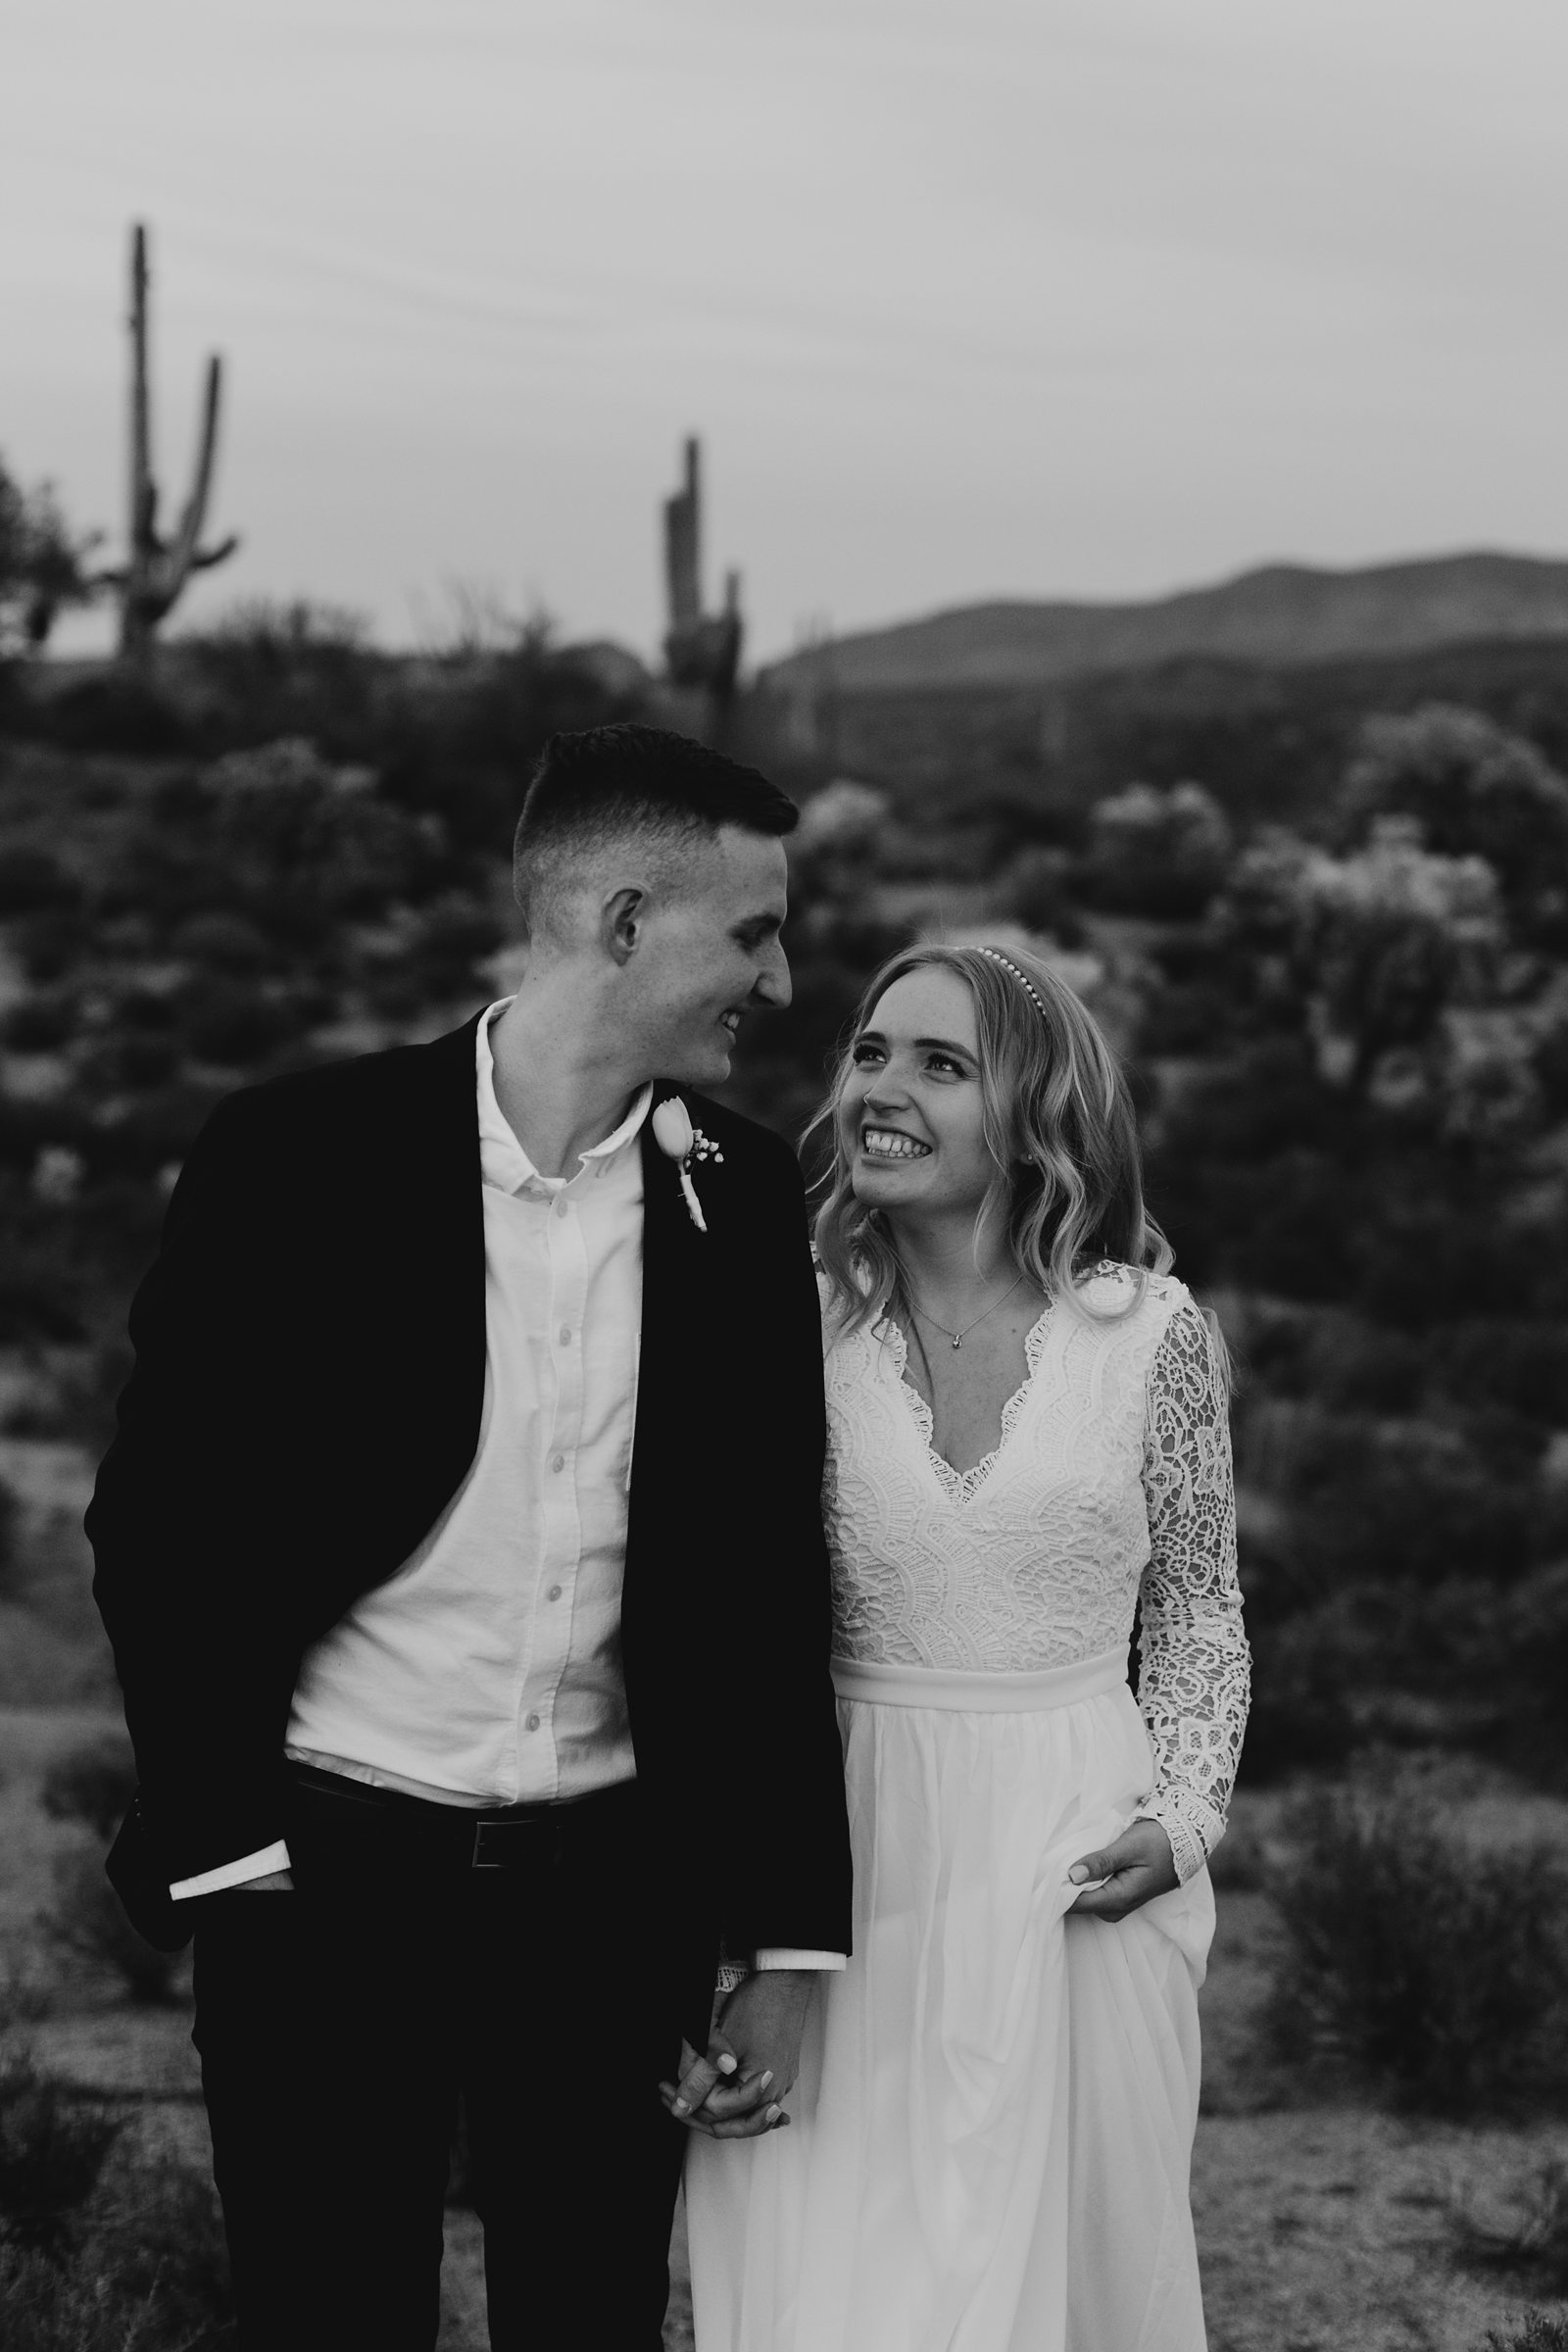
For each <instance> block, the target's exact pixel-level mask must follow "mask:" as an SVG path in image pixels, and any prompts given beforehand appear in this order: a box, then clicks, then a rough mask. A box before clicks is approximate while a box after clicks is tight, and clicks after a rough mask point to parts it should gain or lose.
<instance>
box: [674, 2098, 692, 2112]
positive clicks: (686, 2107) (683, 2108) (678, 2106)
mask: <svg viewBox="0 0 1568 2352" xmlns="http://www.w3.org/2000/svg"><path fill="white" fill-rule="evenodd" d="M675 2113H676V2114H677V2115H687V2114H689V2113H690V2101H689V2100H686V2099H677V2100H676V2101H675Z"/></svg>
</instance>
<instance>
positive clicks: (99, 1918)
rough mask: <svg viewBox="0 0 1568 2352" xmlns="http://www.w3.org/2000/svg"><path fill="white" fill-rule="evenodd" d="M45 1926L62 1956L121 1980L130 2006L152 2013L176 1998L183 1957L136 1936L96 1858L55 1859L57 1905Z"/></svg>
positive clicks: (84, 1855)
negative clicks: (149, 2009)
mask: <svg viewBox="0 0 1568 2352" xmlns="http://www.w3.org/2000/svg"><path fill="white" fill-rule="evenodd" d="M45 1925H46V1927H47V1929H48V1931H49V1934H50V1936H52V1938H53V1940H54V1941H55V1943H56V1944H58V1945H59V1946H60V1948H61V1949H62V1950H63V1951H67V1952H73V1953H74V1954H75V1955H76V1956H77V1957H78V1958H79V1959H82V1960H87V1961H90V1962H91V1963H93V1965H94V1966H96V1967H99V1968H104V1969H107V1970H109V1971H110V1972H111V1973H112V1974H113V1975H114V1976H116V1977H118V1978H119V1980H120V1982H121V1984H122V1985H123V1986H124V1989H125V1991H126V1993H127V1994H128V1995H129V1997H130V1998H131V2000H133V2001H140V2002H144V2003H146V2004H147V2005H148V2006H149V2007H151V2006H154V2005H155V2004H157V2003H159V2002H163V2001H171V2000H173V1999H175V1998H176V1997H177V1994H176V1987H177V1985H178V1983H179V1981H180V1978H181V1974H182V1969H181V1955H180V1954H179V1953H177V1952H160V1951H158V1950H156V1949H155V1948H154V1946H153V1945H152V1944H150V1943H148V1942H147V1941H146V1940H145V1939H144V1938H143V1937H142V1936H138V1935H137V1933H136V1931H135V1929H134V1928H133V1927H132V1926H131V1924H130V1922H129V1920H128V1919H127V1918H126V1917H125V1914H124V1910H123V1907H122V1904H121V1900H120V1897H119V1895H118V1894H116V1892H115V1890H114V1888H113V1887H111V1886H110V1884H109V1881H108V1880H107V1879H106V1878H105V1876H104V1866H103V1858H102V1856H101V1855H100V1854H98V1853H97V1852H84V1851H82V1850H81V1849H79V1848H78V1849H77V1850H76V1851H75V1852H73V1853H69V1854H61V1855H59V1856H57V1857H56V1861H55V1899H54V1903H53V1905H52V1907H51V1909H50V1911H49V1913H48V1915H47V1918H46V1921H45Z"/></svg>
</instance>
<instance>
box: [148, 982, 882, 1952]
mask: <svg viewBox="0 0 1568 2352" xmlns="http://www.w3.org/2000/svg"><path fill="white" fill-rule="evenodd" d="M510 1001H511V1000H510V999H503V1000H502V1003H501V1004H499V1005H492V1006H491V1007H490V1009H489V1011H488V1012H487V1013H486V1014H485V1016H484V1018H483V1019H482V1020H481V1021H480V1023H479V1028H478V1041H477V1049H476V1081H477V1092H478V1119H479V1167H480V1179H481V1183H482V1187H483V1195H484V1239H485V1388H484V1406H483V1412H482V1416H481V1420H480V1429H479V1445H478V1450H477V1451H476V1453H475V1455H474V1459H473V1463H472V1465H471V1467H470V1469H469V1471H468V1474H467V1476H466V1479H465V1480H464V1482H463V1484H462V1486H461V1487H460V1488H459V1489H458V1491H457V1493H456V1494H455V1495H453V1497H452V1499H451V1501H450V1502H449V1503H448V1505H447V1507H446V1509H445V1511H444V1512H443V1513H442V1515H441V1517H440V1518H439V1519H438V1520H437V1522H436V1524H435V1525H434V1527H432V1528H431V1530H430V1532H429V1534H428V1535H427V1536H426V1537H425V1538H424V1540H423V1542H422V1543H421V1544H419V1545H418V1546H417V1549H416V1550H415V1551H414V1552H413V1553H412V1554H411V1556H410V1557H409V1559H407V1560H406V1561H405V1562H404V1564H403V1566H402V1567H401V1568H400V1569H399V1570H398V1571H397V1572H396V1574H395V1575H394V1576H392V1577H391V1578H390V1579H389V1580H388V1581H387V1582H386V1583H385V1584H383V1585H379V1586H377V1587H375V1588H374V1589H373V1590H372V1591H370V1592H368V1593H364V1594H363V1595H362V1596H361V1597H360V1599H359V1600H357V1601H356V1602H355V1604H354V1606H353V1607H352V1608H351V1609H350V1610H349V1611H348V1613H347V1615H346V1616H345V1617H343V1618H342V1619H341V1620H340V1621H339V1622H338V1624H336V1625H335V1626H333V1627H332V1629H331V1631H330V1632H329V1633H327V1634H326V1635H324V1636H323V1637H322V1639H321V1640H320V1641H319V1642H317V1643H315V1644H314V1646H313V1647H312V1648H311V1649H310V1650H309V1651H308V1652H307V1653H306V1656H305V1659H304V1661H303V1664H302V1666H301V1670H300V1678H299V1685H298V1688H297V1690H296V1691H295V1695H294V1705H293V1711H292V1713H291V1716H290V1719H289V1726H288V1733H287V1741H286V1752H287V1754H288V1755H289V1756H290V1757H292V1758H293V1759H294V1760H295V1761H296V1762H299V1763H303V1764H310V1765H314V1766H316V1767H317V1768H318V1769H319V1770H322V1771H326V1772H337V1773H343V1774H345V1775H346V1776H347V1777H349V1778H350V1779H353V1780H358V1781H364V1782H368V1783H369V1784H370V1785H372V1786H373V1787H376V1788H383V1789H402V1790H404V1791H405V1792H407V1793H408V1794H410V1795H414V1796H419V1797H424V1798H426V1799H428V1800H432V1801H434V1802H435V1803H438V1804H448V1805H453V1806H460V1807H462V1806H467V1807H471V1808H475V1809H493V1808H495V1807H497V1806H501V1805H514V1804H522V1803H548V1802H551V1801H554V1800H558V1799H569V1798H572V1797H579V1796H586V1795H589V1794H591V1793H592V1792H593V1791H594V1790H596V1789H609V1788H613V1787H615V1786H616V1785H617V1784H618V1783H621V1782H625V1781H630V1780H633V1779H635V1777H636V1763H635V1759H634V1757H633V1753H632V1744H631V1734H630V1729H629V1727H628V1724H627V1718H626V1692H625V1685H624V1681H623V1679H622V1674H621V1666H620V1591H621V1579H622V1574H623V1571H624V1566H625V1556H626V1520H627V1503H628V1495H629V1492H630V1485H631V1454H632V1434H633V1428H634V1424H635V1419H636V1407H637V1357H638V1348H639V1344H640V1337H641V1328H642V1231H643V1215H642V1207H643V1175H642V1153H641V1151H640V1148H639V1144H638V1137H639V1135H640V1133H641V1129H642V1125H643V1122H644V1120H645V1119H646V1118H647V1116H648V1110H649V1106H650V1103H652V1100H653V1088H652V1087H651V1086H649V1087H645V1088H644V1089H643V1091H642V1093H641V1094H640V1095H639V1096H638V1098H637V1100H636V1102H635V1103H633V1104H632V1107H631V1109H630V1110H629V1111H628V1113H627V1115H626V1117H625V1118H624V1119H623V1120H622V1121H621V1123H620V1125H619V1126H618V1127H617V1128H616V1129H615V1130H614V1132H613V1134H612V1135H609V1136H607V1137H606V1139H605V1141H604V1142H603V1143H602V1144H598V1145H596V1146H595V1147H594V1149H593V1150H592V1151H589V1152H583V1153H582V1154H581V1156H580V1159H579V1162H578V1165H577V1168H576V1169H575V1171H574V1172H573V1173H572V1175H571V1176H569V1177H564V1176H541V1175H540V1174H539V1172H538V1170H537V1169H536V1168H535V1167H534V1165H533V1163H532V1161H531V1160H530V1159H529V1157H528V1155H527V1153H526V1152H524V1151H523V1149H522V1146H521V1145H520V1143H519V1142H518V1141H517V1138H516V1136H515V1134H514V1133H513V1130H512V1128H511V1127H510V1126H509V1125H508V1123H507V1120H506V1119H505V1117H504V1116H503V1114H502V1112H501V1108H500V1105H499V1104H498V1103H497V1101H496V1095H495V1079H494V1063H493V1059H492V1055H491V1048H490V1037H489V1029H490V1023H491V1021H492V1020H493V1019H494V1018H495V1016H496V1015H497V1014H498V1013H499V1012H501V1011H502V1010H504V1009H505V1005H507V1004H508V1003H510ZM367 1181H369V1171H367ZM287 1867H288V1848H287V1846H286V1844H285V1843H283V1842H282V1841H279V1842H278V1843H277V1844H275V1845H272V1846H270V1847H267V1848H266V1849H265V1850H263V1851H262V1852H260V1853H255V1854H250V1855H247V1856H245V1857H244V1859H243V1860H241V1861H236V1862H232V1863H227V1864H224V1865H223V1866H221V1868H220V1869H217V1870H212V1871H206V1872H204V1873H202V1875H201V1876H200V1877H198V1878H194V1879H186V1880H181V1881H179V1882H178V1883H177V1884H176V1885H175V1886H174V1887H172V1893H173V1894H174V1895H175V1896H176V1897H179V1896H184V1895H193V1894H202V1893H210V1892H215V1891H217V1890H218V1889H220V1888H221V1887H233V1886H238V1885H240V1884H242V1883H243V1882H244V1881H245V1880H247V1879H252V1878H259V1877H262V1876H264V1875H265V1874H267V1873H268V1872H270V1871H273V1870H283V1869H286V1868H287ZM756 1964H757V1965H758V1966H760V1967H775V1968H778V1967H796V1968H800V1967H808V1968H809V1967H840V1966H842V1965H843V1962H842V1958H841V1956H840V1955H837V1954H826V1953H823V1954H818V1953H797V1952H789V1951H770V1952H766V1953H762V1952H760V1953H758V1954H757V1955H756Z"/></svg>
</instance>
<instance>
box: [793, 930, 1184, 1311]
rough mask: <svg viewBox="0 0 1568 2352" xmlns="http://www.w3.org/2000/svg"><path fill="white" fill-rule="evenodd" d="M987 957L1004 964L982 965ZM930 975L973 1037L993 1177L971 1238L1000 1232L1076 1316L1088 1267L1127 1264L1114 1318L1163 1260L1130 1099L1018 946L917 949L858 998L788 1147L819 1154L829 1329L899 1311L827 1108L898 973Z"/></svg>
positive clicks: (1051, 978)
mask: <svg viewBox="0 0 1568 2352" xmlns="http://www.w3.org/2000/svg"><path fill="white" fill-rule="evenodd" d="M995 956H1005V959H1006V960H1005V963H1003V962H997V961H995V960H994V957H995ZM1007 964H1011V965H1014V966H1015V967H1016V969H1015V970H1013V971H1009V970H1008V969H1007V968H1006V966H1007ZM931 967H935V968H936V969H937V970H940V971H947V972H956V974H957V976H958V978H959V979H960V980H961V981H962V982H963V983H964V985H965V987H966V988H967V989H968V991H969V994H970V995H971V997H972V998H973V999H974V1006H975V1020H976V1025H977V1027H978V1030H979V1034H980V1099H981V1105H982V1111H981V1115H982V1122H983V1133H984V1135H985V1139H986V1142H987V1144H988V1146H989V1147H990V1152H991V1158H992V1161H993V1164H994V1166H995V1170H996V1173H995V1176H994V1178H993V1180H992V1185H991V1189H990V1191H989V1192H988V1193H987V1195H986V1198H985V1201H984V1202H983V1203H982V1205H981V1209H980V1213H979V1216H978V1218H977V1219H976V1224H975V1235H976V1240H977V1241H978V1238H979V1235H980V1233H981V1231H982V1230H983V1229H985V1228H987V1227H992V1228H993V1229H994V1226H995V1223H997V1222H1000V1223H1001V1224H1002V1226H1003V1228H1004V1230H1005V1234H1006V1237H1007V1245H1008V1250H1009V1252H1010V1254H1011V1257H1012V1262H1013V1264H1014V1265H1015V1266H1016V1267H1017V1270H1018V1272H1019V1274H1020V1275H1021V1276H1022V1277H1023V1278H1024V1279H1025V1280H1026V1281H1029V1282H1032V1283H1034V1284H1035V1285H1036V1286H1037V1288H1038V1289H1040V1290H1042V1291H1044V1292H1045V1293H1046V1294H1047V1295H1048V1297H1051V1298H1054V1299H1066V1300H1068V1301H1069V1302H1070V1303H1071V1304H1073V1305H1074V1306H1076V1307H1077V1308H1078V1310H1079V1311H1080V1312H1081V1313H1084V1314H1089V1313H1091V1311H1092V1310H1091V1309H1090V1307H1089V1306H1088V1304H1087V1303H1086V1301H1085V1299H1084V1298H1083V1296H1082V1284H1083V1280H1084V1277H1085V1275H1086V1274H1088V1273H1090V1272H1091V1271H1092V1270H1093V1268H1094V1267H1095V1266H1096V1265H1098V1264H1099V1263H1100V1261H1101V1260H1102V1259H1103V1258H1111V1259H1114V1260H1116V1261H1117V1262H1118V1263H1120V1264H1122V1265H1127V1266H1132V1267H1133V1268H1135V1269H1136V1270H1137V1273H1138V1277H1139V1279H1138V1280H1137V1282H1136V1283H1135V1284H1134V1286H1133V1289H1132V1292H1131V1295H1130V1296H1129V1298H1128V1299H1127V1303H1126V1305H1125V1307H1123V1308H1120V1309H1118V1310H1114V1311H1115V1312H1117V1313H1131V1312H1132V1311H1133V1310H1134V1309H1136V1307H1137V1306H1138V1305H1139V1303H1140V1302H1141V1300H1142V1299H1143V1295H1144V1291H1145V1288H1146V1285H1147V1279H1148V1276H1149V1275H1150V1274H1163V1273H1165V1272H1167V1271H1168V1269H1169V1267H1170V1265H1171V1264H1172V1262H1173V1261H1172V1253H1171V1249H1170V1245H1169V1243H1168V1242H1167V1241H1166V1239H1165V1237H1164V1235H1163V1234H1162V1233H1161V1232H1160V1230H1159V1227H1158V1226H1157V1225H1156V1224H1155V1223H1154V1221H1153V1219H1152V1217H1151V1216H1150V1215H1149V1214H1148V1212H1147V1210H1146V1209H1145V1207H1144V1186H1143V1174H1142V1170H1141V1167H1140V1162H1139V1151H1138V1127H1137V1122H1136V1120H1135V1118H1134V1115H1133V1106H1132V1099H1131V1097H1130V1096H1129V1094H1128V1092H1127V1082H1126V1080H1125V1079H1124V1078H1123V1076H1122V1074H1121V1070H1120V1068H1119V1066H1118V1064H1117V1062H1116V1058H1115V1056H1114V1054H1112V1053H1111V1051H1110V1048H1109V1047H1108V1046H1107V1045H1106V1043H1105V1040H1104V1038H1103V1036H1102V1034H1101V1032H1100V1028H1099V1026H1098V1024H1097V1023H1096V1021H1095V1020H1094V1018H1093V1016H1092V1015H1091V1013H1090V1012H1089V1011H1088V1009H1087V1007H1086V1006H1085V1005H1082V1004H1081V1003H1080V1002H1079V1000H1078V998H1077V997H1075V996H1074V994H1073V992H1072V990H1071V989H1070V988H1068V986H1067V985H1066V983H1065V982H1064V981H1063V980H1060V979H1058V978H1057V976H1056V974H1055V973H1054V971H1053V970H1052V969H1051V967H1050V965H1049V964H1046V963H1043V962H1042V961H1041V960H1040V958H1039V956H1031V955H1029V954H1028V953H1027V952H1026V951H1025V950H1023V949H1020V948H1011V947H1009V948H1006V949H1000V948H999V949H995V950H993V951H991V953H989V954H988V953H987V952H985V951H984V950H983V949H980V948H967V947H966V948H954V947H920V948H906V949H905V950H904V951H903V953H902V954H900V955H898V956H893V957H891V958H890V960H889V961H888V962H887V963H885V964H884V965H883V966H882V969H881V970H880V971H879V972H878V973H877V975H876V977H875V978H874V979H873V980H872V982H871V984H870V986H869V987H868V988H867V990H866V992H865V994H864V996H863V997H862V998H861V999H860V1003H859V1005H858V1008H857V1011H856V1015H855V1022H854V1026H853V1028H852V1029H851V1032H850V1036H849V1041H848V1043H847V1044H846V1045H845V1047H844V1048H843V1050H842V1052H841V1053H840V1054H839V1057H838V1061H837V1063H836V1065H835V1068H834V1071H833V1076H832V1081H831V1084H830V1088H829V1092H828V1097H827V1100H826V1102H825V1103H823V1105H822V1107H821V1109H820V1110H819V1111H818V1112H817V1114H816V1116H815V1118H814V1119H812V1121H811V1123H810V1125H809V1127H808V1128H807V1130H806V1134H805V1136H804V1137H803V1139H802V1141H803V1144H805V1145H807V1146H811V1145H813V1144H814V1145H815V1146H816V1148H817V1149H819V1150H824V1149H825V1152H826V1154H827V1165H826V1167H825V1168H824V1170H823V1172H822V1174H821V1176H820V1177H819V1178H818V1183H819V1184H825V1185H826V1186H827V1188H828V1192H827V1198H826V1200H825V1201H823V1203H822V1206H821V1208H820V1209H819V1210H818V1212H817V1217H816V1228H815V1238H816V1253H817V1258H818V1262H819V1263H820V1265H821V1267H822V1270H823V1272H824V1273H825V1274H826V1276H827V1279H828V1282H829V1284H830V1285H831V1287H832V1299H831V1301H830V1312H833V1315H834V1320H836V1321H837V1323H838V1327H839V1329H840V1330H841V1331H853V1330H856V1329H858V1327H859V1326H860V1325H862V1324H866V1323H874V1322H876V1321H878V1320H879V1319H880V1317H881V1316H882V1315H883V1314H884V1313H885V1312H886V1311H887V1310H888V1309H889V1308H890V1307H894V1306H899V1305H905V1306H907V1303H908V1301H907V1296H906V1286H905V1282H904V1274H903V1268H902V1266H901V1265H900V1262H899V1255H898V1251H897V1250H896V1249H895V1248H894V1245H893V1241H892V1237H891V1236H890V1234H889V1232H888V1230H887V1225H886V1221H885V1219H884V1218H882V1217H881V1216H880V1214H879V1213H878V1212H877V1211H876V1210H874V1209H866V1208H864V1207H862V1205H861V1204H860V1202H859V1201H857V1200H856V1197H855V1193H854V1189H853V1187H852V1184H851V1181H850V1167H849V1162H848V1160H847V1159H846V1157H845V1154H844V1149H843V1145H842V1142H841V1140H840V1136H839V1128H838V1107H839V1100H840V1097H841V1095H842V1094H843V1091H844V1085H845V1080H846V1078H847V1076H848V1074H849V1072H850V1070H851V1069H852V1068H853V1067H854V1061H855V1049H856V1045H857V1042H858V1039H859V1036H860V1033H861V1031H862V1030H863V1029H865V1028H866V1027H867V1026H868V1024H869V1022H870V1019H871V1016H872V1014H873V1012H874V1011H875V1009H876V1006H877V1005H878V1004H879V1002H880V1001H881V999H882V997H883V996H884V995H885V994H886V992H887V990H888V989H890V988H891V987H892V985H893V983H894V982H895V981H896V980H902V979H903V978H904V977H905V974H906V973H907V972H916V971H921V970H925V969H928V968H931ZM1018 972H1022V973H1023V975H1024V978H1025V979H1026V980H1027V981H1028V983H1029V986H1028V987H1027V988H1026V987H1025V986H1024V982H1023V980H1020V979H1019V978H1018V977H1017V973H1018ZM1030 989H1033V990H1034V992H1035V995H1034V996H1031V995H1030V993H1029V991H1030ZM1036 998H1038V1000H1039V1002H1038V1003H1037V1002H1036ZM835 1310H836V1311H835ZM1096 1319H1098V1320H1103V1319H1105V1317H1104V1316H1103V1314H1097V1316H1096Z"/></svg>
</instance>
